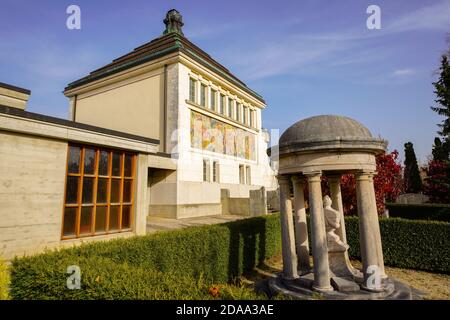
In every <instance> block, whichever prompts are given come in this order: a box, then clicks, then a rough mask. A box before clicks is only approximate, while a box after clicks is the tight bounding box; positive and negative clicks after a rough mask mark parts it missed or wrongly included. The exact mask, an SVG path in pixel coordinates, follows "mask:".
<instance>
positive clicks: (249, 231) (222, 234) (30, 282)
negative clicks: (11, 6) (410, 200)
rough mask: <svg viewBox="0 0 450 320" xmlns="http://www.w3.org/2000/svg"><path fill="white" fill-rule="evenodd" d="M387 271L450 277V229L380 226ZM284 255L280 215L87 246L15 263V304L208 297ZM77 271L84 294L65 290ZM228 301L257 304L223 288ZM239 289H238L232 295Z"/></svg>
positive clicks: (399, 222)
mask: <svg viewBox="0 0 450 320" xmlns="http://www.w3.org/2000/svg"><path fill="white" fill-rule="evenodd" d="M346 229H347V238H348V243H349V245H350V255H351V256H352V257H355V258H358V257H359V256H360V254H359V244H358V242H359V241H358V239H359V236H358V218H357V217H346ZM380 229H381V233H382V235H381V237H382V241H383V250H384V259H385V263H386V265H391V266H397V267H402V268H413V269H422V270H428V271H435V272H443V273H450V263H449V258H450V253H449V248H450V239H449V237H450V223H446V222H428V221H412V220H403V219H397V218H389V219H381V220H380ZM280 251H281V236H280V223H279V217H278V215H277V214H275V215H269V216H264V217H257V218H251V219H246V220H240V221H235V222H231V223H226V224H221V225H212V226H203V227H191V228H187V229H182V230H175V231H167V232H160V233H155V234H150V235H146V236H139V237H131V238H127V239H116V240H110V241H106V242H95V243H88V244H83V245H81V246H79V247H74V248H70V249H61V250H59V251H52V252H47V253H44V254H40V255H36V256H31V257H23V258H16V259H14V260H13V262H12V271H11V297H12V298H14V299H206V298H209V297H210V296H209V295H208V294H207V293H206V292H207V291H206V289H207V288H208V286H211V285H213V284H214V283H224V282H227V281H229V280H232V279H234V278H236V277H238V276H240V275H241V274H242V273H244V272H245V271H249V270H251V269H253V268H254V267H255V266H256V265H258V264H259V263H260V262H263V261H264V260H265V259H267V258H270V257H272V256H274V255H276V254H277V253H279V252H280ZM70 265H78V266H80V268H81V272H82V280H81V281H82V290H68V289H66V280H67V277H68V274H66V268H67V267H68V266H70ZM223 288H224V289H223V295H221V298H225V299H226V298H245V297H248V298H250V299H254V298H256V297H258V296H256V295H253V294H252V293H249V292H248V291H245V290H240V289H238V290H237V291H236V289H234V288H233V287H232V286H229V287H226V286H225V287H223ZM233 290H234V291H233Z"/></svg>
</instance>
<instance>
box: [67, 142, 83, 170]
mask: <svg viewBox="0 0 450 320" xmlns="http://www.w3.org/2000/svg"><path fill="white" fill-rule="evenodd" d="M80 157H81V148H80V147H73V146H70V147H69V160H68V164H67V167H68V171H69V173H78V172H80Z"/></svg>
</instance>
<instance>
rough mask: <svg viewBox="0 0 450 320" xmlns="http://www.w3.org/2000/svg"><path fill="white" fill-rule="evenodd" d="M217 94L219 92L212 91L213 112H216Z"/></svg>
mask: <svg viewBox="0 0 450 320" xmlns="http://www.w3.org/2000/svg"><path fill="white" fill-rule="evenodd" d="M216 94H217V91H216V90H214V89H211V96H210V99H209V100H210V101H209V106H210V107H211V110H214V111H216Z"/></svg>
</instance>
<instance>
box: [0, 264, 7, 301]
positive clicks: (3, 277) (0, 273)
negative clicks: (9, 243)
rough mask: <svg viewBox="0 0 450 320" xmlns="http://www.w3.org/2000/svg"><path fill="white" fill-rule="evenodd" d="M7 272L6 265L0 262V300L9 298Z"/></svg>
mask: <svg viewBox="0 0 450 320" xmlns="http://www.w3.org/2000/svg"><path fill="white" fill-rule="evenodd" d="M8 291H9V271H8V267H7V266H6V264H5V263H4V262H3V261H2V260H0V300H7V299H8V298H9V293H8Z"/></svg>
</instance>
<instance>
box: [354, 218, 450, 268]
mask: <svg viewBox="0 0 450 320" xmlns="http://www.w3.org/2000/svg"><path fill="white" fill-rule="evenodd" d="M345 228H346V231H347V241H348V244H349V246H350V250H349V255H350V256H351V257H354V258H360V257H361V255H360V251H359V231H358V230H359V229H358V218H357V217H347V218H346V219H345ZM380 232H381V241H382V246H383V257H384V263H385V264H386V265H389V266H394V267H400V268H409V269H419V270H427V271H433V272H442V273H450V223H447V222H438V221H415V220H405V219H400V218H387V219H386V218H383V219H380Z"/></svg>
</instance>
